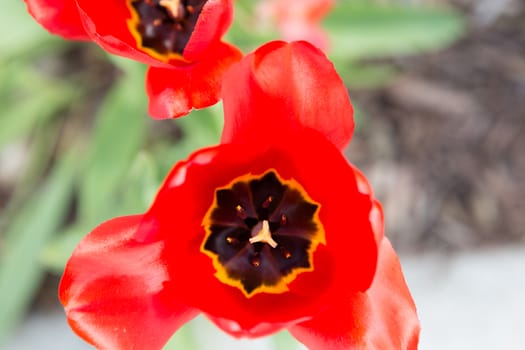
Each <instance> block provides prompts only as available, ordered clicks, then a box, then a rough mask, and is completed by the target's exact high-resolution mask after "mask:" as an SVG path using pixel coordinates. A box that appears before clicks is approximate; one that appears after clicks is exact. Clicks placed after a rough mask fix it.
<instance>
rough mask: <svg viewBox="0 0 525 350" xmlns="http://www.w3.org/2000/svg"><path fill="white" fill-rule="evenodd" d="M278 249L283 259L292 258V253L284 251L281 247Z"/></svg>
mask: <svg viewBox="0 0 525 350" xmlns="http://www.w3.org/2000/svg"><path fill="white" fill-rule="evenodd" d="M280 249H281V253H282V254H283V256H284V257H285V259H290V258H291V257H292V253H291V252H290V251H289V250H288V249H286V248H285V247H283V246H281V247H280Z"/></svg>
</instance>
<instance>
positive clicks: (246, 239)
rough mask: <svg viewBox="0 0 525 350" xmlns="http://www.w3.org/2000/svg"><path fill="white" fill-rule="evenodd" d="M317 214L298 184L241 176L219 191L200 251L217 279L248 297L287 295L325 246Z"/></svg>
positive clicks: (207, 218)
mask: <svg viewBox="0 0 525 350" xmlns="http://www.w3.org/2000/svg"><path fill="white" fill-rule="evenodd" d="M319 208H320V205H319V204H317V203H315V202H314V201H313V200H311V199H310V198H309V197H308V194H307V193H306V192H305V191H304V189H303V188H302V187H301V185H300V184H299V183H297V182H296V181H295V180H293V179H292V180H283V179H281V178H280V177H279V175H278V174H277V173H276V171H275V170H270V171H268V172H266V173H265V174H263V175H257V176H256V175H251V174H250V175H245V176H242V177H240V178H237V179H235V180H234V181H232V182H231V183H230V184H229V185H228V186H226V187H223V188H219V189H217V190H216V192H215V199H214V202H213V205H212V206H211V208H210V210H209V211H208V212H207V214H206V216H205V218H204V220H203V225H204V227H205V229H206V237H205V239H204V242H203V245H202V247H201V251H202V252H203V253H205V254H207V255H208V256H210V257H211V258H212V259H213V264H214V267H215V269H216V270H217V273H216V277H217V278H218V279H219V280H220V281H221V282H223V283H225V284H228V285H231V286H235V287H238V288H240V289H241V291H243V293H244V294H245V295H246V296H247V297H251V296H252V295H254V294H256V293H259V292H267V293H282V292H285V291H287V290H288V287H287V285H288V283H290V282H291V281H292V280H294V279H295V277H296V276H297V275H298V274H299V273H301V272H305V271H311V270H312V269H313V264H312V255H313V252H314V251H315V249H316V247H317V245H318V244H319V243H323V244H324V242H325V237H324V231H323V227H322V225H321V223H320V221H319V217H318V212H319Z"/></svg>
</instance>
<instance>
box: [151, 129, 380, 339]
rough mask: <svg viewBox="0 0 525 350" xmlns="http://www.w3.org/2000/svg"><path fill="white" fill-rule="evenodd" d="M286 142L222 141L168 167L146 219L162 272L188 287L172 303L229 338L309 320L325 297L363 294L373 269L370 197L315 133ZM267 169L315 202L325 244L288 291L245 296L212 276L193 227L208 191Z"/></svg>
mask: <svg viewBox="0 0 525 350" xmlns="http://www.w3.org/2000/svg"><path fill="white" fill-rule="evenodd" d="M288 141H289V144H288V145H286V147H285V146H281V145H275V144H262V145H258V144H243V145H237V144H227V145H222V146H218V147H215V148H210V149H207V150H203V151H200V152H197V153H195V154H194V155H192V156H191V157H190V159H189V160H188V161H186V162H182V163H179V164H178V165H177V166H176V167H175V168H174V170H173V171H172V172H171V174H170V175H169V176H168V178H167V179H166V181H165V183H164V185H163V186H162V188H161V190H160V192H159V194H158V196H157V198H156V200H155V203H154V204H153V206H152V207H151V209H150V210H149V212H148V213H147V214H146V216H147V217H151V218H154V219H155V220H156V221H157V222H158V223H159V229H158V232H159V235H160V237H159V238H158V239H163V240H165V241H166V251H167V252H169V253H167V255H169V257H170V258H169V259H170V260H169V266H170V267H173V270H170V271H171V272H170V274H172V275H173V278H174V280H176V281H187V283H188V284H190V285H191V286H190V287H189V288H179V289H177V291H176V293H177V298H178V299H180V300H181V301H184V302H185V303H186V304H188V305H191V306H193V307H195V308H199V309H200V310H201V311H203V312H205V313H207V314H209V315H211V317H212V318H213V319H214V320H215V321H216V323H217V324H218V325H219V326H221V327H224V328H223V329H224V330H225V331H227V332H229V333H231V334H233V335H236V336H238V335H240V334H242V335H245V336H258V335H261V334H266V333H267V332H270V331H272V329H273V330H275V328H272V329H270V328H268V327H266V326H265V324H273V325H272V327H273V326H275V324H278V328H280V327H285V326H286V325H287V324H289V323H290V322H294V323H295V322H297V321H298V320H303V319H305V318H309V317H312V316H313V315H315V314H318V313H319V312H320V310H322V309H323V308H326V307H327V306H329V305H330V304H331V303H332V300H334V299H336V300H340V299H341V298H342V297H348V296H349V295H353V294H355V292H356V291H357V290H366V289H367V288H368V287H369V286H370V283H371V280H372V278H373V275H374V272H375V264H376V260H377V244H376V240H375V238H374V231H373V226H372V224H371V223H370V215H371V214H370V211H371V209H372V206H373V198H371V197H370V196H369V195H367V194H362V193H360V192H359V190H358V186H357V183H356V180H355V175H354V171H353V169H352V168H351V167H350V165H349V164H348V163H347V161H346V160H345V159H344V157H343V155H342V154H341V152H340V151H339V150H338V149H337V148H336V147H335V146H334V145H333V144H332V143H330V142H329V141H327V140H326V139H325V138H324V137H323V136H322V135H320V134H319V133H317V132H315V131H310V130H304V132H303V133H302V134H300V135H295V136H294V137H292V138H291V139H290V140H288ZM320 164H322V166H320ZM270 168H273V169H275V170H276V171H277V172H278V173H279V175H280V176H281V177H283V178H284V179H290V178H294V179H295V180H296V181H297V182H299V183H300V184H301V185H302V186H303V187H304V189H305V190H306V192H307V193H308V194H309V196H310V197H311V198H312V199H313V200H315V201H316V202H318V203H320V204H321V210H320V214H319V215H320V219H321V221H322V223H323V225H324V229H325V232H326V242H327V244H326V246H324V245H322V244H321V245H319V246H318V247H317V250H316V252H315V255H314V271H311V272H307V273H302V274H299V275H298V276H297V278H296V279H295V280H294V281H293V282H291V283H290V284H289V285H288V287H289V289H290V291H289V292H285V293H282V294H266V293H261V294H257V295H254V296H252V297H251V298H246V297H245V295H244V294H243V293H242V292H241V291H240V290H239V289H237V288H235V287H231V286H228V285H225V284H223V283H222V282H220V281H219V280H218V279H217V278H216V277H215V276H214V274H215V269H214V267H213V265H212V261H211V259H210V258H209V257H208V256H206V255H205V254H203V253H201V252H200V247H201V244H202V243H203V239H204V235H205V232H204V229H203V228H202V226H201V223H202V220H203V218H204V216H205V213H206V212H207V210H208V209H209V207H210V206H211V204H212V202H213V198H214V195H215V189H217V188H218V187H223V186H225V185H227V184H228V183H230V182H231V181H232V180H233V179H235V178H237V177H239V176H241V175H245V174H248V173H253V174H262V173H264V172H266V171H267V170H269V169H270ZM210 296H213V298H211V297H210ZM217 319H222V320H221V322H218V321H217Z"/></svg>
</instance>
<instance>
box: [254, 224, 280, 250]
mask: <svg viewBox="0 0 525 350" xmlns="http://www.w3.org/2000/svg"><path fill="white" fill-rule="evenodd" d="M259 228H260V229H259ZM257 229H259V231H258V232H257V231H255V230H257ZM249 241H250V243H251V244H254V243H257V242H262V243H267V244H268V245H270V247H272V248H275V247H277V242H276V241H274V240H273V238H272V233H271V232H270V223H269V222H268V220H263V221H262V226H261V225H259V224H257V225H255V226H254V227H253V229H252V237H251V238H250V240H249Z"/></svg>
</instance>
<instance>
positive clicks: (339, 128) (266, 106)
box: [222, 42, 354, 148]
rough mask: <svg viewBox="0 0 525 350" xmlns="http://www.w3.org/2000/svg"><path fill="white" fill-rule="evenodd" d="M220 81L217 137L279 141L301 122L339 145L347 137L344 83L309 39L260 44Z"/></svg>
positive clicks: (349, 109) (347, 104)
mask: <svg viewBox="0 0 525 350" xmlns="http://www.w3.org/2000/svg"><path fill="white" fill-rule="evenodd" d="M223 84H224V85H223V99H224V111H225V122H224V131H223V135H222V141H223V142H236V143H243V142H250V141H253V139H254V138H259V139H260V140H261V142H269V141H274V142H276V143H277V142H280V143H285V142H287V140H288V139H289V135H290V134H291V133H301V132H302V130H303V128H305V127H306V128H311V129H315V130H318V131H320V132H321V133H323V134H324V135H325V136H326V137H327V138H328V139H329V140H330V141H331V142H332V143H333V144H334V145H336V146H337V147H339V148H344V147H345V146H346V145H347V143H348V142H349V141H350V138H351V136H352V132H353V128H354V121H353V109H352V105H351V103H350V100H349V98H348V94H347V91H346V88H345V86H344V84H343V81H342V80H341V78H340V77H339V76H338V75H337V72H336V71H335V69H334V66H333V65H332V63H331V62H330V61H329V60H328V59H327V58H326V56H325V55H324V54H323V53H322V52H321V51H320V50H318V49H316V48H315V47H313V46H312V45H311V44H308V43H306V42H294V43H289V44H287V43H284V42H271V43H269V44H266V45H264V46H262V47H261V48H259V49H258V50H257V51H255V53H252V54H250V55H248V56H246V57H245V59H243V60H242V61H241V62H240V63H239V64H238V65H235V66H233V67H232V69H231V70H230V71H228V72H227V73H226V75H225V77H224V83H223ZM272 139H273V140H272Z"/></svg>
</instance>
